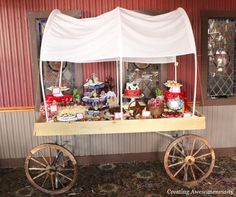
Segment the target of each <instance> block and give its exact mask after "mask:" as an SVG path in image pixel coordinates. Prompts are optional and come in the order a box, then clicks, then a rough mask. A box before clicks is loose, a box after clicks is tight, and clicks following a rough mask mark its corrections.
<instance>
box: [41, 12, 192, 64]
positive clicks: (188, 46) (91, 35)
mask: <svg viewBox="0 0 236 197" xmlns="http://www.w3.org/2000/svg"><path fill="white" fill-rule="evenodd" d="M191 53H196V47H195V41H194V37H193V32H192V28H191V24H190V21H189V19H188V16H187V14H186V13H185V11H184V10H183V9H182V8H178V9H177V10H175V11H172V12H169V13H167V14H162V15H158V16H149V15H145V14H141V13H137V12H135V11H131V10H127V9H124V8H120V7H117V8H116V9H114V10H112V11H110V12H107V13H104V14H102V15H100V16H97V17H94V18H84V19H76V18H73V17H70V16H67V15H64V14H62V13H61V12H60V11H59V10H54V11H53V12H52V13H51V14H50V16H49V19H48V21H47V24H46V27H45V31H44V36H43V40H42V46H41V56H40V59H41V61H67V62H76V63H80V62H81V63H86V62H101V61H116V60H120V59H122V60H123V61H128V62H139V63H168V62H175V57H176V56H179V55H185V54H191Z"/></svg>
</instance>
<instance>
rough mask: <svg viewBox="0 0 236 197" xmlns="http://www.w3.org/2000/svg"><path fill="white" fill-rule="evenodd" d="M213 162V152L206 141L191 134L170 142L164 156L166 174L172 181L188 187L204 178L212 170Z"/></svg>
mask: <svg viewBox="0 0 236 197" xmlns="http://www.w3.org/2000/svg"><path fill="white" fill-rule="evenodd" d="M182 162H183V163H182ZM214 163H215V153H214V150H213V149H212V147H211V145H210V144H209V143H208V141H207V140H206V139H204V138H203V137H201V136H197V135H191V134H186V135H183V136H181V137H178V138H176V139H175V140H174V141H173V142H171V143H170V144H169V145H168V147H167V149H166V152H165V156H164V167H165V170H166V173H167V175H168V176H169V177H170V178H171V179H172V180H173V181H175V182H177V183H180V184H183V185H185V186H190V187H192V186H196V185H197V184H199V183H200V182H202V181H203V180H204V179H206V178H207V177H208V176H209V175H210V173H211V172H212V170H213V168H214Z"/></svg>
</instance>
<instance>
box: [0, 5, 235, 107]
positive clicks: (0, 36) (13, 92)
mask: <svg viewBox="0 0 236 197" xmlns="http://www.w3.org/2000/svg"><path fill="white" fill-rule="evenodd" d="M117 6H120V7H124V8H128V9H133V10H174V9H176V8H177V7H183V8H184V9H185V10H186V12H187V14H188V15H189V18H190V21H191V23H192V27H193V32H194V35H195V39H196V45H197V53H198V66H199V69H200V68H201V62H200V61H201V20H200V11H201V10H231V11H232V10H235V11H236V1H235V0H198V1H196V0H0V108H4V107H21V106H34V95H33V78H32V73H31V72H32V67H31V49H30V37H29V30H28V19H27V12H28V11H45V10H53V9H55V8H58V9H61V10H70V9H79V10H81V11H82V17H92V16H97V15H99V14H102V13H104V12H106V11H109V10H111V9H113V8H115V7H117ZM179 64H180V66H179V70H178V78H179V80H180V81H181V82H183V83H184V86H185V89H186V90H187V92H188V95H189V98H191V97H192V94H193V91H192V87H193V84H192V81H193V76H194V75H193V69H194V67H193V57H191V56H186V57H181V58H179ZM98 65H99V64H92V65H86V66H84V77H85V78H87V77H88V76H89V75H90V73H91V72H94V71H95V72H98V75H99V77H100V78H101V79H102V80H103V79H104V78H105V77H106V76H107V75H108V74H110V73H111V74H112V76H113V78H114V79H115V77H116V75H115V67H114V64H113V63H106V64H105V65H104V70H103V71H101V70H99V69H98ZM180 69H181V71H180ZM169 77H170V78H172V77H173V67H172V66H171V67H169ZM198 78H199V79H200V77H198ZM200 84H201V83H200V80H199V81H198V99H200Z"/></svg>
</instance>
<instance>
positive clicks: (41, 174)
mask: <svg viewBox="0 0 236 197" xmlns="http://www.w3.org/2000/svg"><path fill="white" fill-rule="evenodd" d="M46 173H47V171H44V172H42V173H40V174H39V175H37V176H35V177H34V178H33V180H35V179H37V178H39V177H41V176H43V175H45V174H46Z"/></svg>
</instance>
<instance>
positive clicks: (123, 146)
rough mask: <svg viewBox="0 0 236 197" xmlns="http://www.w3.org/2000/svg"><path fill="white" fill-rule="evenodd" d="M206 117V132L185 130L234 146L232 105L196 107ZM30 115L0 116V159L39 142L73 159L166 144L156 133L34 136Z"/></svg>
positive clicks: (235, 132)
mask: <svg viewBox="0 0 236 197" xmlns="http://www.w3.org/2000/svg"><path fill="white" fill-rule="evenodd" d="M199 110H200V111H202V112H203V114H204V115H205V116H206V129H205V130H203V131H189V132H186V133H195V134H198V135H202V136H203V137H205V138H206V139H207V140H208V141H209V142H210V144H211V145H212V146H213V147H215V148H227V147H236V106H207V107H200V108H199ZM37 117H38V114H35V113H34V112H1V113H0V158H1V159H3V158H24V157H25V155H26V154H27V152H28V151H29V150H30V149H31V148H32V147H34V146H36V145H39V144H42V143H47V142H50V143H53V142H56V141H57V142H58V143H59V144H65V143H66V147H67V148H69V149H70V150H71V151H72V152H73V153H74V154H75V155H76V156H85V155H105V154H124V153H140V152H156V151H164V150H165V149H166V147H167V145H168V143H169V142H170V140H169V139H167V138H166V137H163V136H160V135H158V134H157V133H138V134H110V135H109V134H106V135H87V136H63V137H61V136H59V137H35V136H33V134H32V131H33V123H34V121H35V120H36V119H37ZM175 133H176V132H175Z"/></svg>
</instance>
